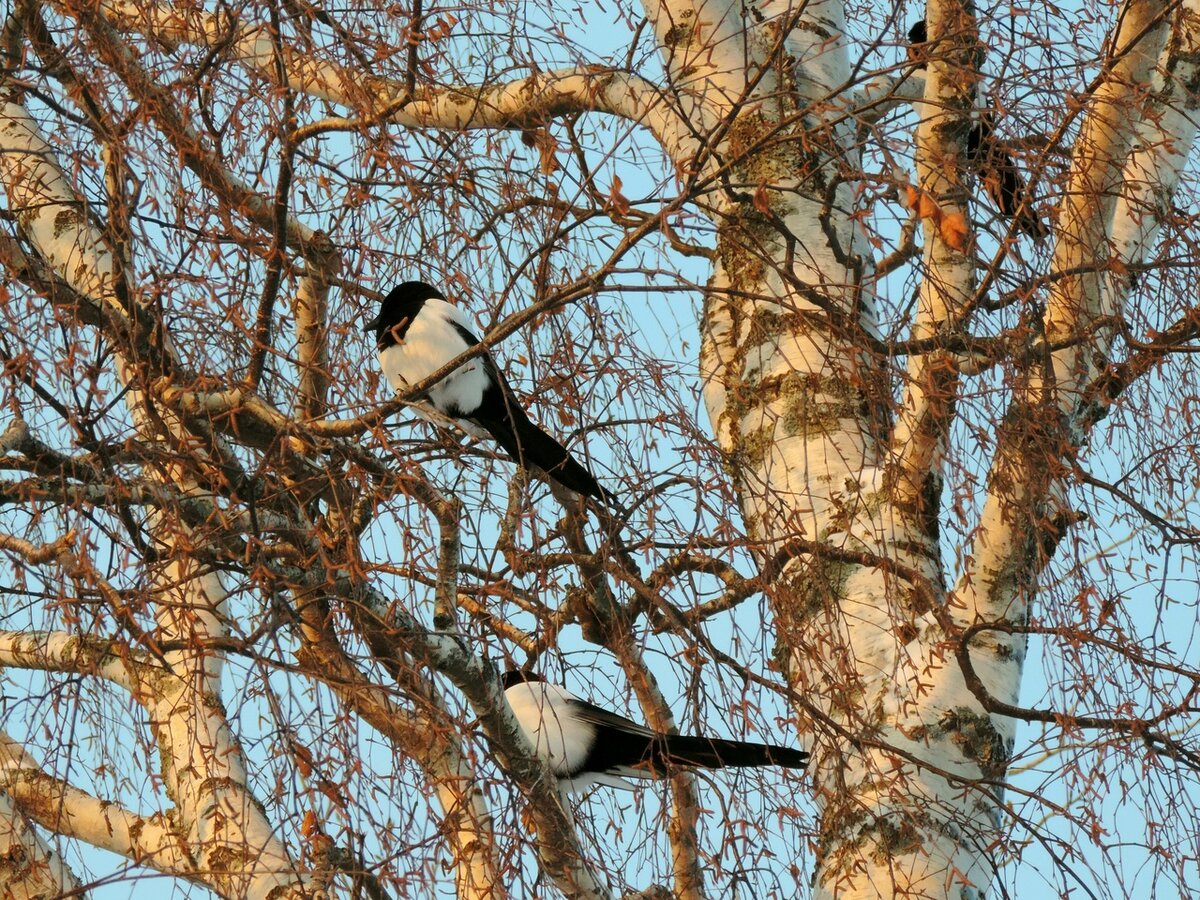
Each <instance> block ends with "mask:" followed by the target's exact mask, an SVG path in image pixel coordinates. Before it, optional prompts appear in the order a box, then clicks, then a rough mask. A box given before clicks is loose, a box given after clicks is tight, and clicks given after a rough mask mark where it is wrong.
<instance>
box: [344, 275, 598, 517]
mask: <svg viewBox="0 0 1200 900" xmlns="http://www.w3.org/2000/svg"><path fill="white" fill-rule="evenodd" d="M363 331H374V332H375V343H376V346H377V347H378V350H379V365H380V367H381V368H382V369H383V374H384V375H385V376H387V380H388V381H389V382H390V383H391V385H392V387H393V388H395V389H396V390H397V391H406V390H408V389H409V388H410V387H412V386H413V385H415V384H417V383H419V382H421V381H424V380H425V379H426V378H427V377H429V376H430V375H432V374H433V373H434V372H436V371H437V370H438V369H440V368H442V366H444V365H445V364H446V363H448V362H450V360H452V359H454V358H455V357H456V356H458V355H459V354H461V353H462V352H463V351H465V350H467V349H469V348H470V347H473V346H475V345H476V344H478V343H479V338H477V337H475V335H474V334H473V333H472V332H471V328H470V323H469V322H468V321H467V317H466V316H465V315H464V314H463V312H462V311H461V310H460V309H459V308H458V307H456V306H454V305H453V304H451V303H448V302H447V301H446V298H445V297H444V296H442V294H441V292H440V291H438V290H437V289H436V288H434V287H431V286H430V285H428V284H425V283H424V282H421V281H406V282H404V283H403V284H401V285H400V286H399V287H397V288H394V289H393V290H392V291H391V293H389V294H388V295H387V297H385V298H384V300H383V305H382V306H381V307H380V310H379V315H377V316H376V317H375V318H373V319H372V320H371V321H369V322H367V323H366V324H365V325H364V326H363ZM422 402H423V403H427V404H428V408H432V410H433V411H434V412H436V413H438V414H440V416H441V417H442V419H443V421H444V420H445V419H450V420H452V421H453V422H454V423H455V424H456V425H458V427H459V428H461V429H462V430H463V431H465V432H466V433H467V434H469V435H471V436H472V437H477V438H483V437H489V436H490V437H492V438H493V439H494V440H495V441H496V443H498V444H499V445H500V446H501V447H503V448H504V450H505V452H507V453H508V455H509V456H511V457H512V458H513V459H514V460H516V461H517V462H518V463H520V464H532V465H535V466H537V467H538V468H540V469H541V470H542V471H544V472H545V473H546V474H547V475H549V476H550V477H551V478H553V479H554V480H555V481H557V482H558V483H559V484H562V485H563V486H564V487H568V488H570V489H571V490H573V491H575V492H576V493H578V494H586V495H587V496H589V497H595V498H596V499H597V500H604V501H608V500H609V499H610V497H609V494H608V492H607V491H605V490H604V489H603V488H602V487H600V485H599V484H597V483H596V479H595V478H593V477H592V474H591V473H590V472H589V471H588V470H587V469H585V468H584V467H583V466H582V465H580V464H579V463H578V462H576V460H575V459H574V458H573V457H572V456H571V454H570V453H568V452H567V451H566V449H565V448H564V447H563V446H562V444H560V443H559V442H558V441H556V440H555V439H554V438H552V437H551V436H550V435H548V434H546V432H544V431H542V429H540V428H538V427H537V426H536V425H534V424H533V423H532V422H530V421H529V418H528V417H527V416H526V415H525V411H524V410H522V409H521V407H520V406H519V405H518V404H517V401H516V398H515V397H514V396H513V392H512V388H510V387H509V386H508V382H507V381H505V379H504V376H503V375H502V374H501V373H500V370H499V369H498V368H496V364H495V362H493V360H492V357H491V356H490V355H489V354H488V353H487V352H486V351H484V352H483V353H481V354H480V355H479V356H477V357H475V358H474V359H471V360H469V361H468V362H466V363H463V365H461V366H459V367H458V368H457V369H455V370H454V371H453V372H451V373H450V374H449V375H447V376H446V377H445V378H443V379H442V380H441V381H439V382H438V383H437V384H435V385H433V387H431V388H429V390H428V391H427V392H426V394H425V400H423V401H422ZM416 411H417V414H418V415H420V416H421V417H422V418H425V419H429V420H430V421H433V422H437V421H438V420H437V419H436V418H433V417H432V416H430V415H428V414H427V413H423V412H422V411H421V408H420V404H416Z"/></svg>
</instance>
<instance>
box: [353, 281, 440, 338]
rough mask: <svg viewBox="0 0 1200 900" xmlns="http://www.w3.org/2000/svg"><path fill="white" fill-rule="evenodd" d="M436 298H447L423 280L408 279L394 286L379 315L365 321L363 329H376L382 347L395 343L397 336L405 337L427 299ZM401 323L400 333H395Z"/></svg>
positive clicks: (380, 308) (384, 300) (376, 335)
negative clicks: (394, 330)
mask: <svg viewBox="0 0 1200 900" xmlns="http://www.w3.org/2000/svg"><path fill="white" fill-rule="evenodd" d="M435 299H436V300H445V299H446V298H445V297H443V296H442V294H441V291H439V290H438V289H437V288H435V287H432V286H431V285H428V284H426V283H425V282H423V281H406V282H404V284H402V285H400V286H399V287H395V288H392V292H391V293H390V294H388V295H387V296H386V297H384V298H383V303H382V305H381V306H380V307H379V315H377V316H376V317H375V318H373V319H372V320H371V321H370V322H367V323H365V324H364V325H363V331H374V332H375V340H376V342H377V343H378V344H379V345H380V347H381V348H382V347H383V346H386V345H387V344H392V343H395V339H396V338H403V337H404V332H405V331H407V330H408V326H409V325H410V324H412V320H413V319H414V318H415V317H416V315H417V313H419V312H420V311H421V307H422V306H424V305H425V301H426V300H435ZM401 323H404V324H403V326H402V327H401V328H400V329H399V332H400V333H399V334H394V333H393V331H392V329H394V328H395V327H396V326H397V325H400V324H401Z"/></svg>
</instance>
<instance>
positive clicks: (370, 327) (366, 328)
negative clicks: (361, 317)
mask: <svg viewBox="0 0 1200 900" xmlns="http://www.w3.org/2000/svg"><path fill="white" fill-rule="evenodd" d="M381 318H383V314H382V313H381V314H380V315H378V316H376V317H375V318H373V319H372V320H371V321H370V322H367V323H366V324H365V325H363V331H374V330H375V329H376V328H378V327H379V320H380V319H381Z"/></svg>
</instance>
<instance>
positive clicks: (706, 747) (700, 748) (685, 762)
mask: <svg viewBox="0 0 1200 900" xmlns="http://www.w3.org/2000/svg"><path fill="white" fill-rule="evenodd" d="M654 745H655V746H654V748H653V750H652V751H651V752H652V754H653V757H654V759H653V762H652V764H661V763H662V762H666V763H668V764H670V765H675V766H700V767H702V768H705V769H723V768H726V767H734V768H753V767H757V766H781V767H783V768H785V769H803V768H804V767H805V766H806V765H808V753H806V752H805V751H804V750H796V749H794V748H792V747H773V746H771V745H770V744H753V743H749V742H747V741H727V740H725V739H724V738H706V737H691V736H689V735H683V734H668V735H657V736H656V737H655V738H654Z"/></svg>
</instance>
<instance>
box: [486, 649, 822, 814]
mask: <svg viewBox="0 0 1200 900" xmlns="http://www.w3.org/2000/svg"><path fill="white" fill-rule="evenodd" d="M501 682H502V683H503V685H504V696H505V697H506V698H507V699H508V703H509V706H511V707H512V709H513V713H515V714H516V717H517V722H518V723H519V724H520V726H521V730H522V731H523V732H524V733H525V736H526V737H527V738H528V739H529V742H530V743H531V744H532V745H533V748H534V750H535V752H536V753H537V755H538V756H539V757H541V758H542V759H544V760H545V761H546V763H547V764H548V765H549V766H550V771H551V772H553V773H554V774H555V775H556V776H557V777H558V780H559V781H558V786H559V792H560V794H561V795H562V796H563V797H564V800H565V797H566V795H567V794H570V793H574V792H576V791H581V790H586V789H587V788H588V787H590V786H592V785H594V784H603V785H608V786H609V787H617V788H624V789H626V790H634V785H633V784H631V783H630V782H629V781H628V780H627V779H629V778H638V779H646V778H665V777H666V776H668V775H670V774H671V771H672V770H673V769H677V768H701V769H722V768H728V767H734V768H753V767H759V766H782V767H783V768H785V769H803V768H804V767H805V765H806V764H807V763H808V754H807V753H806V752H804V751H803V750H795V749H793V748H791V747H775V746H771V745H769V744H754V743H749V742H747V741H730V740H725V739H724V738H708V737H691V736H688V735H682V734H660V733H659V732H657V731H651V730H650V729H649V728H646V727H644V726H642V725H638V724H637V723H636V722H634V721H632V720H630V719H627V718H625V717H624V716H620V715H617V714H616V713H614V712H609V711H608V710H606V709H601V708H600V707H599V706H594V705H593V704H591V703H588V702H587V701H585V700H580V699H579V698H578V697H576V696H575V695H574V694H572V693H571V692H570V691H568V690H567V689H566V688H561V687H559V686H558V685H554V684H548V683H547V682H546V680H545V679H544V678H542V677H541V676H540V675H535V674H533V673H530V672H521V671H511V672H506V673H505V674H504V676H503V677H502V679H501Z"/></svg>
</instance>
